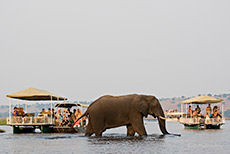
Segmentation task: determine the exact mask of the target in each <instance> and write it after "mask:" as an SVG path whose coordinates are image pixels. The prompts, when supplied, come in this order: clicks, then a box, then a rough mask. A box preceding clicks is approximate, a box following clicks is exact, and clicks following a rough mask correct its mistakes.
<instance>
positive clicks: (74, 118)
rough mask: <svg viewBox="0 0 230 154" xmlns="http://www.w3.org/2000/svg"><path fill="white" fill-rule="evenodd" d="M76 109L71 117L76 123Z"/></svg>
mask: <svg viewBox="0 0 230 154" xmlns="http://www.w3.org/2000/svg"><path fill="white" fill-rule="evenodd" d="M75 114H76V109H74V110H73V113H72V115H71V117H72V119H73V120H74V121H75V120H76V115H75Z"/></svg>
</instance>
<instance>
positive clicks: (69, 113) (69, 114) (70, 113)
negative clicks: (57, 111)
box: [67, 108, 72, 117]
mask: <svg viewBox="0 0 230 154" xmlns="http://www.w3.org/2000/svg"><path fill="white" fill-rule="evenodd" d="M67 111H68V112H67V113H68V117H71V115H72V112H71V111H70V108H68V109H67Z"/></svg>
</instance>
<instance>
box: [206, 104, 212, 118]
mask: <svg viewBox="0 0 230 154" xmlns="http://www.w3.org/2000/svg"><path fill="white" fill-rule="evenodd" d="M206 113H208V114H209V117H211V114H212V109H211V106H210V104H208V106H207V108H206Z"/></svg>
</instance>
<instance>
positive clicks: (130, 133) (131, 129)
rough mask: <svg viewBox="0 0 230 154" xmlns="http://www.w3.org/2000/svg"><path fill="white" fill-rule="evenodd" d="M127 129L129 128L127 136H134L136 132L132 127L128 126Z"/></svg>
mask: <svg viewBox="0 0 230 154" xmlns="http://www.w3.org/2000/svg"><path fill="white" fill-rule="evenodd" d="M126 128H127V136H134V134H135V131H134V129H133V127H132V125H126Z"/></svg>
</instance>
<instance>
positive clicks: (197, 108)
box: [195, 105, 201, 114]
mask: <svg viewBox="0 0 230 154" xmlns="http://www.w3.org/2000/svg"><path fill="white" fill-rule="evenodd" d="M195 110H196V111H197V114H200V112H201V109H200V107H199V105H197V106H196V109H195Z"/></svg>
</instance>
